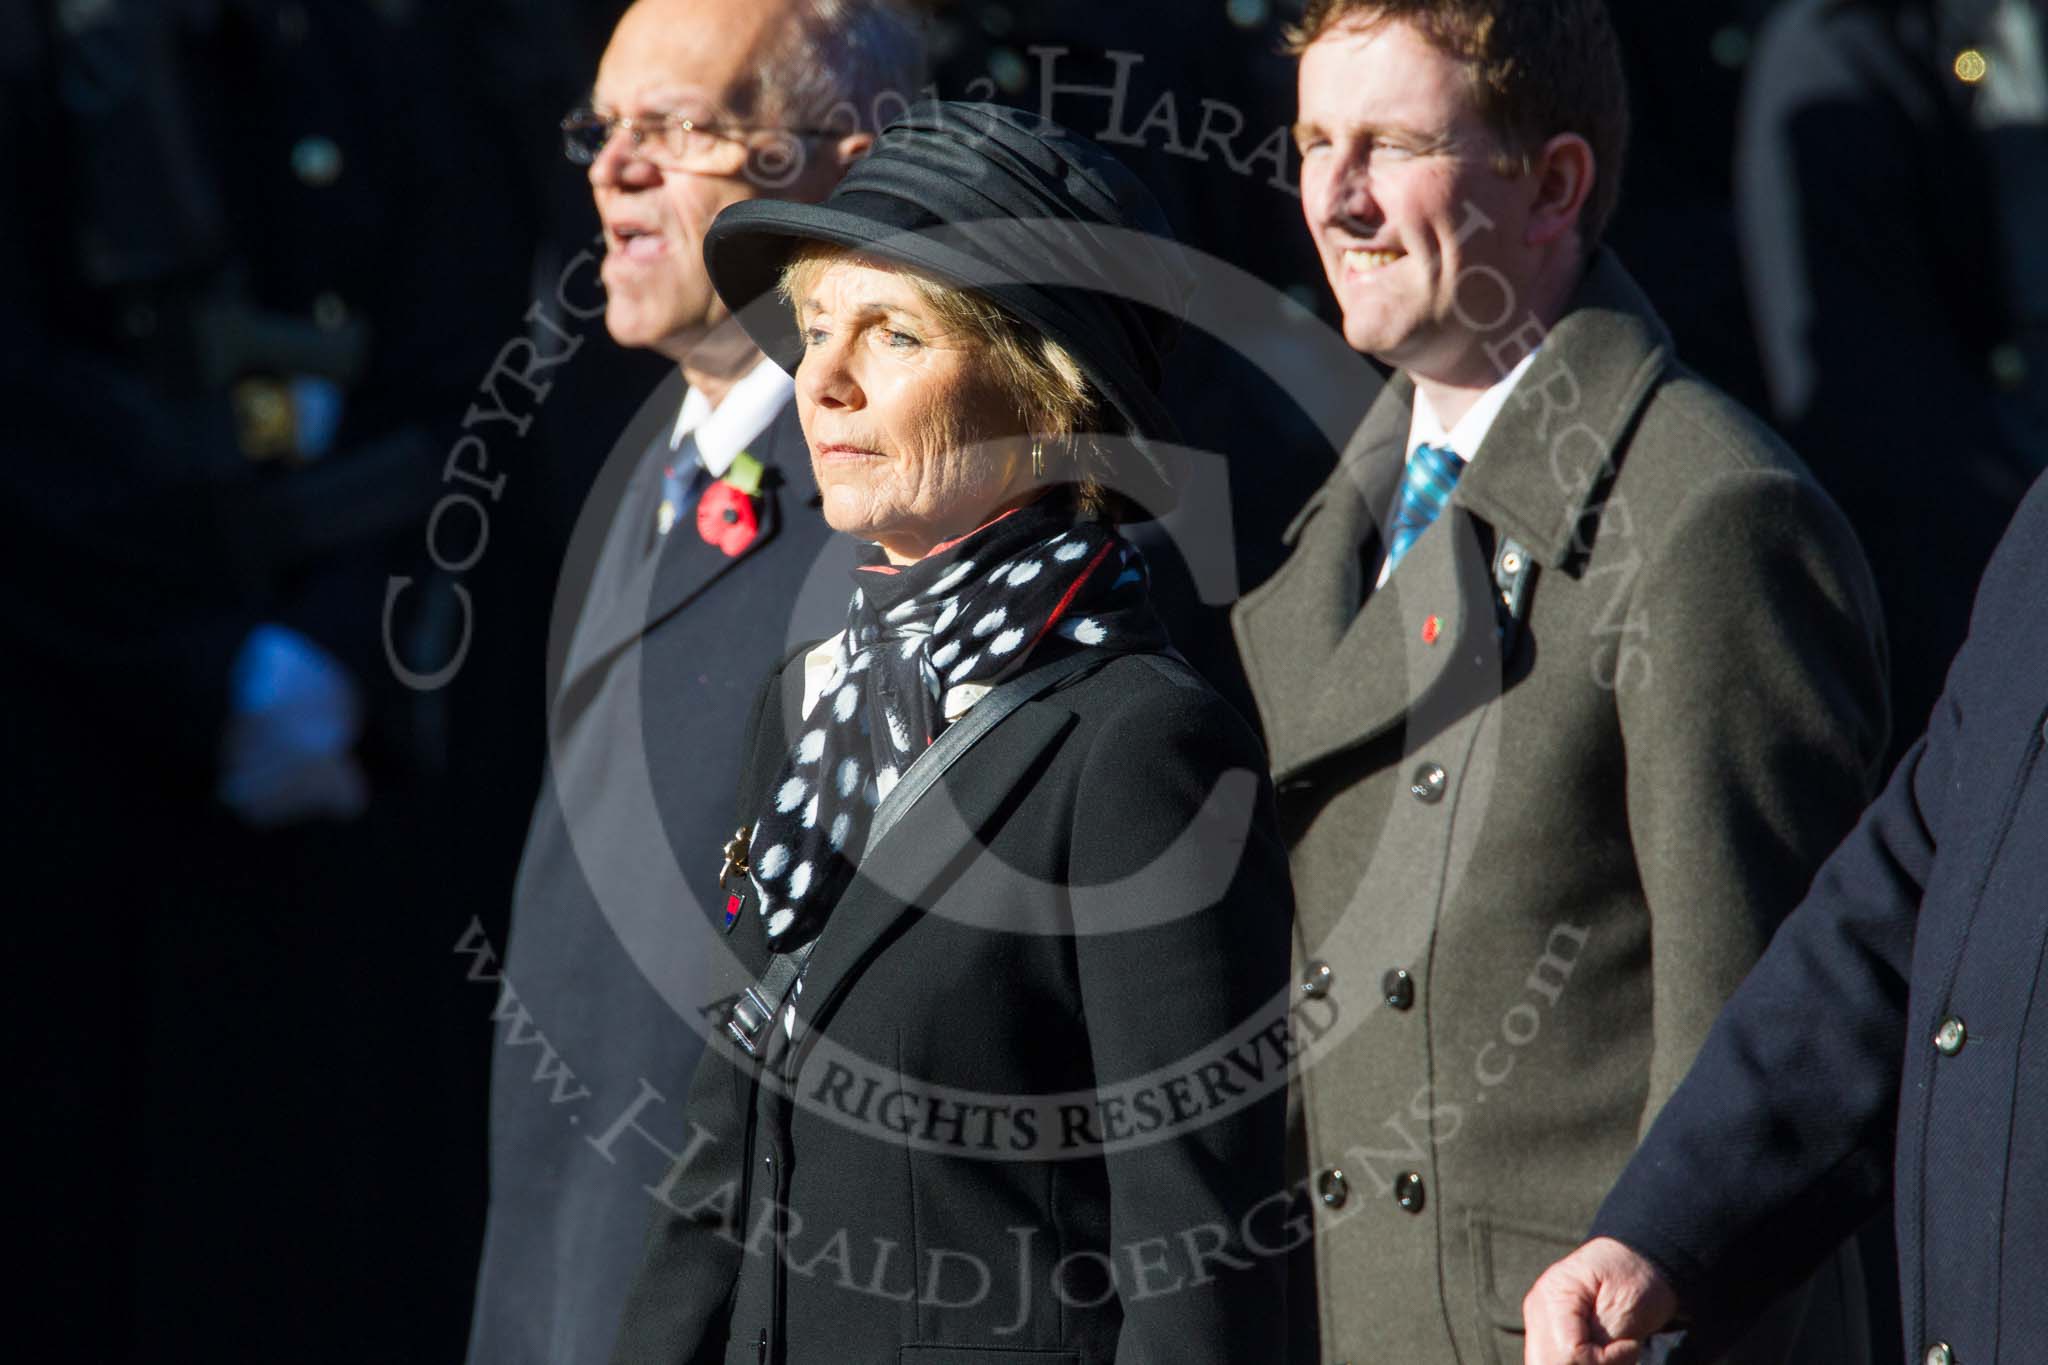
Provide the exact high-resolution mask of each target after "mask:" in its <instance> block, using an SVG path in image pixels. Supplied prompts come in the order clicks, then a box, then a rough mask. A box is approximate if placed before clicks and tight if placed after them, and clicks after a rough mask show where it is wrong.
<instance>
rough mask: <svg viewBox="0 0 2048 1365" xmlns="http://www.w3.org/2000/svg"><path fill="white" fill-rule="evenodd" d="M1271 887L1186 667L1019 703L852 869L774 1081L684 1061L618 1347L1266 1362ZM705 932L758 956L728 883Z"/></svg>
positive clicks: (1240, 729)
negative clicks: (721, 932)
mask: <svg viewBox="0 0 2048 1365" xmlns="http://www.w3.org/2000/svg"><path fill="white" fill-rule="evenodd" d="M802 676H803V663H802V659H801V657H799V658H798V659H796V660H793V661H792V662H791V663H790V664H788V665H787V666H786V667H785V668H784V670H783V671H782V673H781V675H780V678H779V682H778V683H776V684H775V685H773V686H771V687H770V688H769V689H767V690H764V693H763V703H762V704H761V705H759V706H758V707H757V710H756V723H755V727H754V741H753V746H752V750H751V754H752V757H751V759H750V760H749V763H748V768H747V772H746V774H745V777H744V779H743V781H742V784H741V789H740V790H741V799H740V803H739V806H740V809H741V810H742V811H744V812H747V813H748V814H749V815H751V813H752V812H753V811H755V810H758V809H759V808H760V804H761V802H762V801H763V799H764V798H765V796H766V793H767V791H768V789H769V787H770V785H771V783H772V781H773V779H774V777H775V774H776V770H777V768H778V766H779V765H780V764H781V762H782V761H783V758H784V756H785V755H786V754H787V753H788V751H789V747H790V745H791V743H792V738H793V736H794V734H795V733H796V732H797V730H796V726H797V722H798V721H799V720H800V719H801V717H800V710H801V705H802V697H803V689H802ZM771 700H772V701H773V703H774V704H769V703H770V702H771ZM970 831H972V833H971V834H970ZM919 907H922V908H919ZM1292 908H1293V903H1292V895H1291V892H1290V889H1289V883H1288V873H1287V862H1286V855H1285V852H1284V850H1283V849H1282V847H1281V845H1280V843H1279V840H1278V838H1277V835H1276V831H1275V825H1274V819H1273V814H1272V796H1271V791H1270V789H1269V786H1268V783H1267V779H1266V776H1265V760H1264V757H1263V755H1262V752H1261V750H1260V748H1259V746H1258V743H1257V741H1256V740H1255V739H1254V738H1253V737H1252V735H1251V733H1250V731H1249V730H1248V729H1247V727H1246V726H1245V725H1244V723H1243V722H1242V721H1241V720H1240V719H1239V718H1238V716H1237V715H1236V713H1235V712H1233V711H1232V710H1231V709H1230V708H1229V707H1228V706H1227V705H1225V704H1224V703H1223V702H1222V701H1220V700H1219V699H1218V698H1217V696H1216V695H1215V693H1214V692H1212V691H1211V690H1210V689H1209V687H1208V686H1207V685H1206V684H1205V683H1203V682H1202V681H1200V680H1199V679H1198V678H1197V677H1196V676H1195V675H1194V674H1193V673H1192V671H1190V670H1188V669H1187V668H1186V667H1185V666H1184V665H1182V664H1179V663H1177V662H1175V661H1173V660H1170V659H1167V658H1164V657H1161V656H1157V655H1119V656H1109V655H1105V656H1104V661H1103V662H1102V664H1101V665H1100V666H1099V667H1096V668H1095V669H1093V670H1092V671H1089V672H1084V673H1082V674H1080V675H1078V676H1076V677H1074V678H1072V679H1070V680H1068V681H1066V682H1064V683H1062V684H1061V685H1060V686H1059V687H1058V688H1057V689H1055V690H1054V691H1052V692H1049V693H1047V694H1046V695H1044V696H1042V697H1040V698H1039V699H1037V700H1035V701H1032V702H1029V703H1027V704H1025V705H1024V706H1023V707H1021V708H1020V709H1019V710H1017V711H1016V712H1015V713H1014V714H1012V715H1010V716H1009V717H1008V718H1006V719H1005V720H1003V721H1002V722H1001V723H1000V724H999V725H997V726H996V727H995V728H994V729H993V730H991V731H990V732H989V733H988V734H987V735H985V736H984V737H983V738H982V739H980V740H979V741H978V742H977V743H976V745H975V746H974V747H973V748H971V749H969V750H968V751H967V752H966V753H965V754H964V755H963V756H962V757H960V758H959V760H958V761H957V762H956V763H955V764H954V765H953V766H952V767H951V768H950V769H949V770H948V771H947V773H946V776H945V777H944V778H943V779H942V780H941V781H940V783H939V784H938V785H937V786H935V787H934V788H933V789H932V790H931V791H929V792H927V793H926V794H925V795H924V796H923V797H922V798H921V799H920V800H919V801H918V803H917V804H916V805H915V806H913V807H912V808H911V809H910V811H909V813H908V814H907V815H906V816H905V817H904V818H903V819H902V821H901V822H900V823H899V824H897V825H896V826H895V828H894V829H893V830H891V831H889V832H888V833H887V834H886V835H885V837H884V838H883V839H882V840H881V841H880V842H879V843H878V844H876V845H875V846H874V847H872V848H871V849H870V850H869V851H868V853H867V855H866V856H865V857H864V858H863V860H862V864H861V872H860V875H859V876H858V877H857V878H856V880H855V881H854V883H853V884H852V885H851V887H850V888H849V889H848V890H847V892H846V893H845V894H844V895H843V896H842V897H841V899H840V901H839V903H838V905H837V906H836V907H835V908H834V910H833V912H832V915H831V918H830V920H829V921H828V923H827V926H826V928H825V930H824V932H823V934H822V936H821V938H820V939H819V941H818V947H817V949H816V952H815V955H814V956H813V958H812V959H811V961H810V963H809V965H808V967H807V969H806V972H805V976H804V981H803V986H802V991H801V994H800V997H799V1000H798V1004H797V1013H798V1027H797V1035H796V1036H797V1042H796V1044H795V1045H794V1047H793V1048H792V1049H791V1050H790V1052H789V1059H788V1061H787V1062H786V1063H785V1065H787V1066H788V1067H790V1068H791V1069H792V1070H793V1072H794V1082H793V1084H792V1085H790V1086H789V1087H787V1089H786V1090H785V1088H783V1087H780V1086H778V1085H776V1084H774V1083H768V1084H763V1083H761V1082H759V1081H758V1080H757V1078H756V1072H755V1068H754V1067H753V1066H752V1065H751V1064H749V1065H740V1064H737V1063H736V1062H735V1060H734V1058H735V1057H736V1056H740V1055H741V1054H737V1053H736V1052H735V1050H734V1049H732V1048H731V1047H729V1046H723V1047H722V1046H720V1045H719V1043H718V1042H717V1041H716V1040H714V1043H713V1045H712V1047H711V1048H709V1049H707V1051H706V1053H705V1055H704V1058H703V1061H702V1063H701V1064H700V1066H699V1068H698V1071H697V1074H696V1077H695V1080H694V1082H693V1084H692V1088H691V1092H690V1101H689V1111H688V1117H689V1119H690V1121H691V1130H690V1133H691V1139H690V1143H689V1145H688V1147H687V1148H686V1149H685V1150H684V1151H683V1153H682V1159H681V1160H680V1161H679V1162H678V1163H677V1165H676V1168H675V1169H674V1170H673V1171H672V1172H671V1175H670V1178H669V1180H668V1182H667V1183H666V1185H665V1186H663V1187H661V1188H660V1189H658V1190H657V1191H655V1192H654V1193H655V1195H656V1198H657V1199H659V1200H661V1201H662V1202H663V1203H664V1204H665V1206H666V1209H667V1210H670V1211H672V1212H663V1213H662V1214H661V1215H660V1216H659V1217H658V1218H657V1220H656V1225H655V1227H654V1229H653V1231H652V1233H651V1236H650V1240H649V1247H648V1256H647V1260H646V1262H645V1265H644V1266H643V1268H642V1270H641V1273H640V1277H639V1280H638V1282H637V1284H636V1285H635V1287H634V1290H633V1293H632V1295H631V1297H630V1299H629V1302H628V1305H627V1311H626V1319H625V1323H624V1326H623V1329H622V1332H621V1336H620V1342H619V1346H618V1349H617V1353H616V1355H615V1357H614V1359H615V1361H618V1362H622V1363H630V1365H652V1363H653V1362H661V1363H662V1365H681V1363H682V1362H694V1361H713V1360H724V1361H728V1362H746V1365H755V1363H756V1362H760V1361H769V1362H791V1363H792V1365H812V1362H818V1363H819V1365H825V1363H826V1362H830V1363H831V1365H839V1362H869V1361H875V1362H897V1361H903V1362H940V1361H947V1362H953V1361H961V1360H967V1361H973V1362H976V1363H977V1365H1083V1362H1087V1363H1088V1365H1093V1363H1094V1362H1109V1361H1124V1362H1129V1361H1139V1360H1145V1361H1155V1360H1156V1361H1173V1362H1176V1365H1181V1363H1183V1362H1200V1361H1264V1360H1278V1359H1281V1358H1283V1356H1284V1347H1285V1343H1284V1341H1283V1339H1282V1337H1283V1333H1284V1330H1285V1329H1284V1326H1283V1320H1282V1297H1283V1296H1282V1292H1281V1291H1282V1288H1283V1284H1282V1277H1283V1269H1282V1264H1283V1261H1284V1259H1285V1253H1286V1251H1287V1250H1289V1249H1290V1247H1291V1246H1292V1245H1294V1244H1296V1243H1298V1241H1299V1238H1300V1235H1301V1234H1302V1232H1303V1230H1304V1225H1303V1224H1302V1223H1300V1222H1298V1221H1296V1220H1293V1219H1291V1218H1290V1216H1289V1206H1288V1198H1287V1193H1286V1191H1285V1188H1284V1186H1285V1174H1284V1157H1283V1129H1284V1079H1285V1076H1284V1073H1285V1062H1286V1060H1287V1059H1288V1057H1289V1056H1290V1055H1291V1052H1292V1049H1293V1046H1294V1040H1293V1038H1292V1036H1291V1035H1290V1034H1289V1032H1288V1030H1287V1026H1286V1014H1285V1011H1286V1008H1287V999H1288V995H1287V992H1288V980H1287V978H1288V949H1289V924H1290V918H1291V915H1292ZM728 941H729V942H730V943H731V944H732V946H733V948H734V952H735V954H736V956H737V957H738V958H739V959H740V960H741V961H742V963H743V964H744V965H745V966H746V967H747V968H748V969H749V970H750V971H752V972H755V973H758V972H759V971H760V970H761V969H762V968H763V967H764V966H765V965H766V963H767V960H768V954H767V948H766V944H765V939H764V937H763V933H762V926H761V924H760V917H759V915H758V914H756V913H755V911H754V908H753V905H752V903H751V900H749V902H748V903H747V904H746V905H745V906H743V907H742V909H741V913H740V914H739V915H738V917H737V920H736V923H735V926H734V928H733V929H732V931H731V935H730V939H729V940H728ZM742 1060H744V1058H742ZM792 1093H793V1095H794V1099H792V1098H791V1094H792ZM1099 1143H1106V1146H1099V1145H1098V1144H1099ZM778 1247H779V1248H780V1251H779V1254H778Z"/></svg>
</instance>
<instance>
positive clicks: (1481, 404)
mask: <svg viewBox="0 0 2048 1365" xmlns="http://www.w3.org/2000/svg"><path fill="white" fill-rule="evenodd" d="M1541 349H1542V348H1541V347H1538V348H1537V350H1541ZM1535 359H1536V351H1531V352H1529V354H1527V355H1525V356H1523V357H1522V358H1521V360H1520V361H1519V362H1518V363H1517V364H1516V365H1515V368H1513V369H1512V370H1509V371H1508V372H1507V373H1506V374H1504V375H1502V376H1501V377H1500V379H1499V380H1497V381H1496V382H1495V383H1494V385H1493V387H1492V388H1489V389H1488V390H1487V391H1486V392H1485V393H1482V394H1480V395H1479V401H1478V402H1476V403H1474V404H1473V405H1472V407H1471V409H1470V410H1469V411H1467V412H1466V414H1465V415H1464V416H1463V417H1460V418H1459V419H1458V424H1457V425H1456V426H1454V427H1452V428H1451V429H1450V430H1449V431H1445V430H1444V424H1443V423H1442V422H1441V421H1439V420H1438V419H1437V415H1436V409H1435V408H1434V407H1432V406H1431V405H1430V401H1429V395H1428V394H1426V393H1424V392H1423V391H1422V390H1421V389H1420V388H1418V389H1416V390H1415V412H1414V415H1413V416H1412V417H1410V418H1409V421H1408V451H1407V453H1408V454H1409V455H1413V454H1414V453H1415V447H1417V446H1419V445H1433V446H1449V447H1450V448H1451V449H1452V450H1454V451H1456V452H1457V453H1458V454H1459V455H1460V456H1461V457H1462V458H1463V459H1464V461H1465V463H1466V464H1468V465H1469V464H1471V463H1472V461H1473V459H1474V458H1475V457H1476V456H1477V455H1478V454H1479V447H1480V446H1481V445H1482V444H1484V443H1485V441H1486V433H1487V432H1489V431H1491V430H1493V421H1494V419H1495V418H1496V417H1498V416H1500V413H1501V409H1502V408H1504V407H1506V406H1507V403H1508V398H1509V396H1510V395H1512V394H1513V393H1514V391H1515V384H1516V383H1517V381H1519V380H1520V379H1521V377H1522V376H1523V375H1524V374H1526V373H1527V372H1528V369H1529V365H1530V363H1531V362H1532V361H1534V360H1535Z"/></svg>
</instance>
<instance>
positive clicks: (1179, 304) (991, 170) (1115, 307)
mask: <svg viewBox="0 0 2048 1365" xmlns="http://www.w3.org/2000/svg"><path fill="white" fill-rule="evenodd" d="M806 242H829V243H833V244H835V245H838V246H844V247H848V248H851V249H853V250H856V251H858V252H859V253H860V254H861V255H863V256H869V257H875V258H879V259H885V260H892V261H897V262H901V263H902V264H905V265H909V266H913V267H915V268H917V269H920V270H923V271H926V272H927V273H929V274H932V275H934V276H937V277H938V278H940V279H943V280H945V281H947V282H948V283H950V284H953V285H956V286H959V287H961V288H964V289H968V290H970V291H972V292H974V293H976V294H979V295H981V296H982V297H984V298H986V299H988V300H990V301H991V302H993V303H995V304H996V305H997V306H998V307H1000V308H1002V309H1003V310H1004V311H1005V312H1007V313H1009V314H1010V315H1011V316H1013V317H1015V318H1016V319H1017V320H1018V321H1020V322H1022V323H1024V324H1026V325H1027V326H1029V327H1032V328H1035V329H1036V330H1038V331H1040V332H1042V333H1043V334H1044V335H1046V336H1047V337H1050V338H1051V339H1052V340H1054V341H1057V342H1058V343H1060V345H1062V346H1064V347H1065V348H1066V349H1067V351H1068V352H1069V353H1070V354H1071V355H1072V356H1073V357H1074V360H1075V361H1076V363H1078V364H1079V365H1080V367H1081V370H1082V372H1083V374H1085V375H1086V376H1087V378H1088V380H1089V382H1090V383H1091V384H1093V385H1094V387H1095V390H1096V392H1097V393H1099V394H1100V395H1101V396H1102V398H1103V400H1104V404H1105V406H1106V408H1107V412H1106V413H1105V416H1106V417H1108V418H1109V419H1110V420H1112V421H1114V422H1115V423H1116V424H1117V425H1118V427H1120V429H1121V434H1122V435H1123V436H1125V437H1127V438H1128V440H1126V441H1119V440H1114V439H1112V440H1107V441H1104V442H1102V443H1101V444H1102V445H1103V446H1104V447H1105V449H1106V450H1107V451H1108V453H1109V455H1110V458H1111V461H1112V465H1113V468H1112V471H1111V477H1110V481H1111V483H1112V485H1113V491H1115V492H1117V493H1120V494H1122V495H1123V497H1124V500H1125V501H1126V503H1127V504H1129V505H1130V507H1131V512H1130V517H1129V519H1132V520H1140V519H1143V518H1145V517H1147V516H1157V515H1160V514H1161V513H1163V512H1165V511H1167V510H1168V509H1169V508H1171V507H1172V505H1173V503H1174V487H1173V486H1174V483H1175V479H1174V469H1173V453H1172V452H1171V451H1170V450H1168V449H1165V448H1163V446H1173V445H1177V444H1179V434H1178V432H1177V431H1176V430H1175V427H1174V423H1173V419H1172V418H1171V417H1170V416H1168V415H1167V411H1166V407H1165V404H1163V403H1162V402H1161V401H1160V397H1159V388H1160V381H1161V378H1162V374H1163V369H1164V361H1165V355H1166V352H1167V351H1168V350H1170V349H1171V348H1172V345H1173V340H1174V337H1175V336H1176V335H1177V333H1178V331H1179V326H1180V318H1179V315H1180V314H1181V313H1182V312H1183V311H1184V309H1185V305H1186V299H1187V296H1188V293H1189V291H1190V289H1191V288H1192V275H1191V273H1190V271H1189V269H1188V266H1187V264H1186V262H1185V260H1184V259H1183V258H1182V255H1181V252H1180V249H1179V247H1178V246H1177V245H1176V243H1175V242H1174V239H1173V233H1172V230H1171V228H1169V227H1168V225H1167V222H1166V215H1165V214H1164V213H1163V212H1162V211H1161V210H1160V207H1159V204H1158V202H1157V201H1156V200H1155V199H1153V197H1152V194H1151V192H1150V191H1149V190H1147V189H1146V188H1145V186H1144V184H1143V182H1141V181H1140V180H1139V179H1138V178H1137V177H1136V176H1135V175H1133V174H1132V173H1131V172H1130V171H1129V170H1127V169H1125V167H1124V166H1123V165H1122V163H1120V162H1118V161H1117V160H1116V159H1115V158H1114V157H1112V156H1110V155H1109V153H1107V152H1105V151H1104V150H1103V149H1102V148H1100V147H1098V146H1096V145H1095V144H1094V143H1092V142H1089V141H1088V140H1086V139H1085V138H1081V137H1077V136H1075V135H1074V134H1072V133H1069V132H1068V131H1066V130H1065V129H1064V128H1061V127H1059V126H1058V125H1057V124H1054V123H1051V122H1049V121H1048V120H1046V119H1043V118H1040V117H1038V116H1037V115H1035V114H1031V113H1027V112H1025V111H1023V110H1019V109H1010V108H1006V107H1003V106H1001V105H994V104H969V103H962V102H957V101H939V100H926V101H924V102H922V103H919V104H917V105H914V106H912V107H911V108H910V110H909V111H908V112H907V113H905V115H904V116H903V117H902V118H900V119H898V120H897V121H896V122H894V123H892V124H890V125H889V126H888V127H886V128H884V129H883V130H882V131H881V133H880V135H879V136H878V137H877V138H876V141H875V145H874V148H873V150H871V151H870V152H869V153H868V154H867V155H866V156H864V157H862V158H861V159H860V160H859V161H857V162H855V163H854V165H853V166H852V168H851V169H849V170H848V171H847V173H846V177H845V178H844V179H843V180H841V181H840V183H839V186H838V188H837V189H835V190H833V192H832V194H831V196H830V197H829V198H827V199H826V200H825V201H824V202H823V203H821V204H796V203H788V202H784V201H781V200H769V199H755V200H749V201H747V202H744V203H739V204H734V205H733V206H731V207H730V208H728V209H726V210H725V211H724V212H722V213H720V214H719V215H718V218H717V219H716V221H714V222H713V223H712V224H711V229H710V231H709V232H708V233H707V234H706V236H705V240H704V261H705V265H706V266H707V268H708V269H709V270H710V273H711V282H712V284H713V286H714V287H716V288H717V290H718V293H719V297H721V298H722V299H724V300H725V302H726V304H727V306H729V307H730V308H731V309H732V310H733V313H734V314H735V315H736V316H737V317H738V318H739V321H740V324H741V325H742V326H743V327H745V328H746V330H747V333H748V335H749V336H751V337H752V338H753V339H754V342H755V343H756V344H757V345H759V346H760V347H761V349H762V350H763V351H764V352H766V353H767V354H768V355H769V356H770V357H771V358H773V359H774V361H775V362H776V363H777V364H778V365H780V366H782V368H783V369H785V370H789V371H792V372H794V371H795V369H796V365H797V361H798V360H799V359H800V358H801V355H802V340H801V337H800V336H799V334H798V330H797V325H796V320H795V318H794V317H793V316H792V314H791V311H790V309H789V308H788V307H787V306H786V305H780V304H774V303H772V302H764V300H771V301H772V296H773V294H774V291H775V288H776V285H777V283H778V282H779V281H780V279H781V275H782V270H783V267H784V266H785V265H787V264H788V262H789V259H790V257H791V256H792V255H793V254H794V253H795V252H796V251H797V249H798V248H799V247H801V246H802V245H803V244H804V243H806ZM1140 300H1142V301H1143V302H1140ZM1102 434H1104V435H1108V436H1111V437H1114V436H1115V435H1117V434H1118V433H1117V432H1115V431H1112V432H1109V433H1102Z"/></svg>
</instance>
